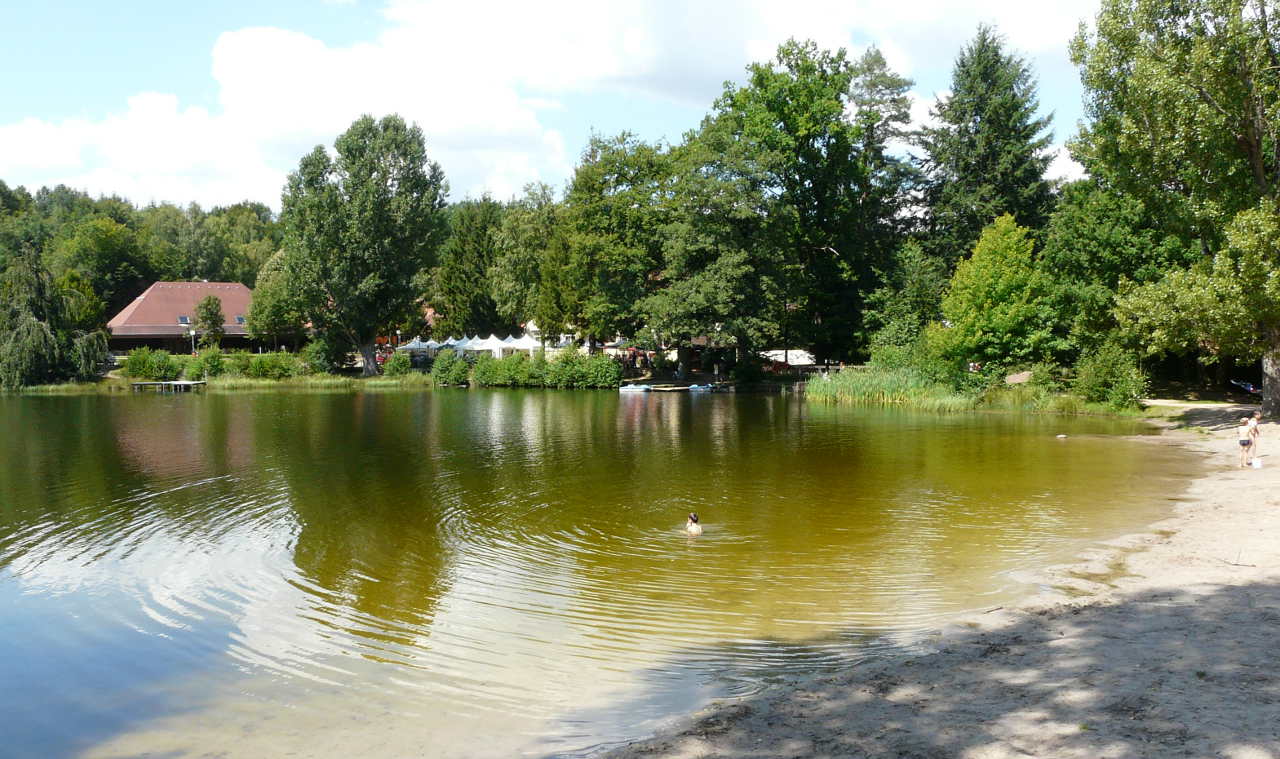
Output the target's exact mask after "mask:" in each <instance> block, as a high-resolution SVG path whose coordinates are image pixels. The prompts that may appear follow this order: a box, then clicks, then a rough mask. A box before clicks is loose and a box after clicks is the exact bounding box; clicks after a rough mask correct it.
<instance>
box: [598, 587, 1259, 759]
mask: <svg viewBox="0 0 1280 759" xmlns="http://www.w3.org/2000/svg"><path fill="white" fill-rule="evenodd" d="M1278 644H1280V585H1276V584H1269V583H1268V584H1264V583H1255V584H1249V585H1244V586H1235V587H1215V588H1212V589H1208V590H1206V591H1205V592H1193V591H1184V590H1169V591H1165V590H1159V591H1151V592H1146V593H1142V594H1138V595H1134V596H1131V597H1128V598H1127V599H1126V600H1124V601H1122V602H1119V603H1114V604H1108V605H1093V606H1084V607H1068V606H1063V607H1058V608H1054V609H1050V610H1042V611H1038V612H1032V613H1019V614H1018V615H1017V616H1015V617H1014V618H1013V620H1012V622H1011V623H1010V624H1008V625H1007V626H1004V627H1001V628H999V629H998V630H994V631H988V632H982V631H977V630H966V631H965V632H962V633H960V634H958V635H955V636H948V637H947V638H945V639H944V640H943V642H942V643H940V644H938V645H937V646H936V647H935V650H932V651H926V652H922V651H920V650H914V649H911V648H903V647H898V648H896V649H893V650H890V651H889V652H888V654H887V655H886V656H878V657H875V658H872V659H868V660H866V661H864V662H862V663H860V664H857V665H854V666H852V667H850V668H847V669H845V670H843V671H840V672H834V673H820V674H817V675H815V676H813V677H812V678H810V679H807V680H805V681H803V682H802V683H800V684H799V686H798V687H794V688H785V689H779V690H776V691H765V692H764V693H763V694H761V695H759V696H756V697H753V698H747V699H744V700H741V701H737V702H732V703H730V704H728V705H726V706H724V707H723V708H721V709H719V710H716V711H713V712H710V713H708V714H706V715H705V716H703V717H702V718H701V719H699V720H698V721H696V722H694V723H693V724H691V725H690V724H686V725H685V727H684V728H683V729H681V730H679V732H677V733H674V734H671V735H667V736H662V737H658V738H653V739H649V740H645V741H641V742H638V743H634V744H630V745H628V746H625V747H621V748H619V749H617V750H616V751H615V753H614V754H612V755H621V756H681V757H801V756H803V757H864V756H865V757H956V756H962V755H972V756H981V757H1015V756H1055V757H1112V758H1115V759H1127V758H1129V757H1168V756H1195V757H1211V756H1212V757H1217V756H1221V757H1240V758H1241V759H1243V758H1244V757H1255V756H1256V757H1266V756H1276V755H1280V670H1278V669H1277V667H1276V664H1275V651H1276V650H1277V648H1278ZM730 666H733V665H730ZM738 666H742V667H744V668H745V667H747V666H750V665H749V663H746V662H743V663H740V664H739V665H738ZM744 728H750V729H744ZM966 752H972V753H971V754H966Z"/></svg>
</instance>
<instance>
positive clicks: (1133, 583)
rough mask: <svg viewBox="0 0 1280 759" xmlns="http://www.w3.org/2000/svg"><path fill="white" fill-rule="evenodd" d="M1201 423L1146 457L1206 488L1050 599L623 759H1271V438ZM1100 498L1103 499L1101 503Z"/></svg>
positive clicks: (1172, 432) (642, 746) (1274, 500)
mask: <svg viewBox="0 0 1280 759" xmlns="http://www.w3.org/2000/svg"><path fill="white" fill-rule="evenodd" d="M1252 410H1253V409H1252V407H1226V406H1198V407H1196V408H1195V409H1193V410H1191V411H1189V412H1188V413H1187V414H1186V415H1185V416H1184V417H1183V420H1184V421H1185V423H1186V425H1190V428H1184V427H1183V426H1182V425H1171V428H1170V429H1169V430H1166V431H1165V433H1164V434H1163V435H1161V436H1159V437H1158V438H1149V439H1150V440H1152V444H1156V445H1179V446H1185V447H1186V448H1188V449H1189V450H1191V451H1194V452H1197V453H1199V454H1202V455H1203V456H1204V457H1205V458H1206V462H1207V464H1208V473H1207V474H1206V475H1205V476H1203V477H1201V478H1199V479H1197V480H1195V481H1193V482H1192V484H1191V486H1190V488H1189V489H1188V490H1187V491H1186V492H1185V493H1182V494H1173V493H1171V494H1168V495H1170V496H1180V501H1179V503H1178V505H1177V506H1176V507H1175V513H1174V515H1173V516H1172V517H1170V518H1168V519H1165V520H1163V521H1160V522H1158V523H1156V524H1153V525H1150V527H1149V529H1148V530H1146V531H1144V532H1142V533H1140V534H1133V535H1129V536H1126V537H1123V538H1120V539H1118V540H1114V541H1109V542H1107V543H1105V544H1101V545H1097V546H1094V547H1092V548H1091V549H1090V550H1089V551H1087V552H1086V553H1085V554H1083V555H1081V556H1080V557H1079V559H1078V560H1077V561H1075V562H1073V563H1071V564H1069V565H1065V566H1058V567H1053V568H1050V569H1048V570H1045V571H1044V572H1043V573H1038V574H1037V576H1036V577H1035V578H1033V581H1034V582H1035V583H1036V584H1037V585H1038V586H1039V587H1041V588H1042V590H1041V591H1040V592H1038V593H1036V594H1035V595H1032V596H1031V597H1029V598H1026V599H1025V600H1023V601H1021V602H1019V603H1018V604H1016V605H1014V606H1010V607H1006V608H1001V609H995V610H991V611H989V612H987V613H981V614H976V615H973V616H971V617H968V618H965V619H962V620H959V621H958V622H957V623H955V624H952V625H949V626H948V627H947V628H946V629H944V630H942V631H940V632H939V633H938V635H937V636H936V637H935V638H933V639H931V640H929V641H926V643H925V644H924V645H922V646H917V647H913V648H909V649H908V648H904V649H902V650H901V651H900V652H899V653H896V654H890V655H887V656H884V657H878V658H876V659H873V660H869V661H866V662H864V663H862V664H860V665H858V666H855V667H853V668H851V669H850V670H849V671H847V672H842V673H840V674H838V675H835V676H826V675H824V676H821V677H813V678H810V679H806V680H800V681H795V682H791V683H788V684H786V685H782V686H778V687H774V688H771V689H769V690H767V691H765V692H764V693H762V694H760V695H757V696H753V697H750V698H746V699H741V700H732V701H721V702H718V703H716V704H713V705H712V706H711V707H709V708H708V709H706V710H704V711H702V712H700V713H698V714H694V715H691V716H690V717H689V718H688V719H686V720H685V721H684V722H683V723H681V724H679V725H676V726H674V727H673V728H672V729H671V730H670V731H669V732H667V733H665V734H662V735H659V736H656V737H652V738H649V739H646V740H642V741H639V742H636V743H632V744H629V745H627V746H624V747H621V748H618V749H616V750H614V751H612V752H611V753H609V754H607V756H609V757H613V758H614V759H619V758H630V757H681V758H688V759H693V758H694V757H861V756H866V757H964V758H965V759H1005V758H1006V757H1045V758H1057V757H1062V758H1067V757H1070V758H1071V759H1076V758H1079V759H1092V758H1095V757H1099V758H1101V757H1111V758H1121V757H1175V756H1191V757H1226V758H1228V759H1263V758H1264V757H1280V667H1278V666H1277V665H1276V663H1275V660H1276V656H1277V647H1278V645H1280V426H1278V425H1276V424H1274V423H1267V424H1264V425H1263V427H1262V439H1261V444H1260V453H1261V454H1262V460H1263V462H1264V463H1265V464H1266V466H1265V467H1264V468H1262V469H1240V468H1239V467H1238V465H1237V460H1238V453H1237V448H1236V442H1235V439H1236V434H1235V425H1236V423H1237V422H1238V420H1239V417H1240V416H1241V415H1242V413H1243V412H1245V411H1249V412H1251V411H1252ZM1100 496H1101V497H1105V494H1100Z"/></svg>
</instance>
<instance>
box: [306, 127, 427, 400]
mask: <svg viewBox="0 0 1280 759" xmlns="http://www.w3.org/2000/svg"><path fill="white" fill-rule="evenodd" d="M334 150H335V154H334V155H333V156H330V155H329V153H328V152H327V151H326V150H325V149H324V148H323V147H321V146H317V147H316V149H315V150H313V151H312V152H311V153H309V154H308V155H307V156H305V157H304V158H303V159H302V161H301V162H300V163H299V165H298V170H297V171H295V172H293V173H292V174H290V175H289V181H288V184H287V186H286V188H285V192H284V198H283V211H282V214H281V221H282V223H283V225H284V228H285V246H286V249H287V250H288V253H287V254H286V255H287V261H288V263H287V265H288V267H289V269H290V273H291V279H292V281H293V282H294V284H295V285H296V286H297V287H298V289H299V294H300V296H301V297H302V302H303V304H304V305H303V312H304V314H305V315H306V317H307V319H308V320H309V321H310V322H311V323H312V324H313V325H314V327H315V329H317V330H319V331H320V332H322V333H325V334H327V335H330V336H332V337H334V338H340V339H341V340H343V341H345V342H346V343H347V344H348V345H350V346H351V348H352V349H353V350H358V351H359V352H360V353H361V355H362V356H363V357H364V373H365V375H367V376H372V375H374V374H376V373H377V371H378V370H377V362H376V361H375V360H374V345H375V342H374V341H375V338H376V337H377V336H378V335H379V333H381V332H382V331H383V330H385V329H387V328H388V325H390V324H391V323H392V322H393V321H394V320H396V319H397V318H399V317H402V316H403V314H404V313H405V311H406V310H407V309H408V308H409V307H410V305H411V304H412V303H413V301H414V298H415V297H416V294H417V293H416V292H415V290H414V287H413V284H412V280H413V277H414V275H415V274H417V273H418V272H419V271H420V270H422V269H424V268H426V267H428V266H429V265H431V264H432V263H433V259H434V255H435V251H436V249H437V247H438V246H439V245H440V243H441V241H442V239H443V236H444V224H443V217H442V213H441V211H442V210H443V208H444V203H445V195H446V194H447V192H448V188H447V185H446V183H445V180H444V173H443V172H442V171H441V169H440V167H439V166H438V165H437V164H435V163H434V162H432V161H430V160H429V159H428V157H427V150H426V143H425V141H424V139H423V136H422V131H421V130H420V129H418V127H417V126H409V125H407V124H405V122H404V120H403V119H401V118H400V117H399V116H386V117H384V118H382V119H380V120H375V119H374V118H373V117H371V116H363V117H361V118H359V119H357V120H356V121H355V123H353V124H352V125H351V127H350V128H349V129H348V130H347V131H346V132H344V133H343V134H342V135H341V136H340V137H338V139H337V141H336V142H335V143H334Z"/></svg>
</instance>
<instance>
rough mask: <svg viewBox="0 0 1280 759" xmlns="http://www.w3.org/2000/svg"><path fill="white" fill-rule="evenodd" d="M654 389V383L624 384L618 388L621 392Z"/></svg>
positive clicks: (643, 391)
mask: <svg viewBox="0 0 1280 759" xmlns="http://www.w3.org/2000/svg"><path fill="white" fill-rule="evenodd" d="M652 389H653V386H652V385H623V386H622V387H620V388H618V392H619V393H647V392H649V391H650V390H652Z"/></svg>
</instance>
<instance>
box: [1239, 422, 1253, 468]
mask: <svg viewBox="0 0 1280 759" xmlns="http://www.w3.org/2000/svg"><path fill="white" fill-rule="evenodd" d="M1236 433H1237V434H1238V435H1239V440H1240V466H1242V467H1245V466H1249V464H1250V463H1252V461H1253V458H1252V457H1251V456H1250V455H1249V454H1250V452H1251V451H1250V449H1251V448H1252V447H1253V428H1252V427H1250V426H1249V417H1247V416H1242V417H1240V426H1239V427H1237V428H1236Z"/></svg>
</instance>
